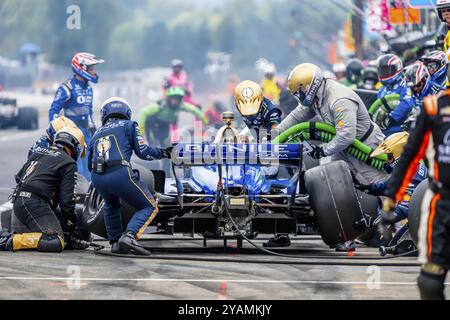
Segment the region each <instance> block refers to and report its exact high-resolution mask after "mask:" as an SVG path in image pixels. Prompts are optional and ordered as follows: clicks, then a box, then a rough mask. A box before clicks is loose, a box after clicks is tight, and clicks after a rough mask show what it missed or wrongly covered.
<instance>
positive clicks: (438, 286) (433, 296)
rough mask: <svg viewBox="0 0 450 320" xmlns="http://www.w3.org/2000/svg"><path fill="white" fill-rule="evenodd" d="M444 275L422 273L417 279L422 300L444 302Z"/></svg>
mask: <svg viewBox="0 0 450 320" xmlns="http://www.w3.org/2000/svg"><path fill="white" fill-rule="evenodd" d="M444 280H445V274H444V275H435V274H430V273H427V272H424V271H422V272H421V273H420V276H419V278H418V279H417V285H418V286H419V290H420V297H421V299H422V300H444V299H445V296H444Z"/></svg>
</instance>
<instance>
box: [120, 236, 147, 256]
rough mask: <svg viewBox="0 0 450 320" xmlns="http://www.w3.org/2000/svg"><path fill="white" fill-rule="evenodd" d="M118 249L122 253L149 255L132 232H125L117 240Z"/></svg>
mask: <svg viewBox="0 0 450 320" xmlns="http://www.w3.org/2000/svg"><path fill="white" fill-rule="evenodd" d="M118 245H119V249H120V250H121V251H122V253H132V254H135V255H141V256H149V255H150V251H148V250H146V249H145V248H144V247H142V246H141V245H140V244H139V243H138V242H137V241H136V239H135V238H134V234H132V233H131V232H127V233H125V234H123V235H122V236H121V237H120V239H119V241H118Z"/></svg>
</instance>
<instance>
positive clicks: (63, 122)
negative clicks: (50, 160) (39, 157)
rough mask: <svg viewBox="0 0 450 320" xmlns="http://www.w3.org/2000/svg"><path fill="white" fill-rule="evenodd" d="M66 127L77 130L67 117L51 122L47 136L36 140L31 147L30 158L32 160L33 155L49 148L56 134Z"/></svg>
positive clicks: (46, 132)
mask: <svg viewBox="0 0 450 320" xmlns="http://www.w3.org/2000/svg"><path fill="white" fill-rule="evenodd" d="M65 127H69V128H77V126H76V124H75V123H74V122H73V121H72V120H70V119H69V118H66V117H65V116H61V117H58V118H55V120H53V121H51V122H50V123H49V124H48V127H47V129H45V134H44V135H42V136H41V137H40V138H39V139H38V140H36V141H35V143H34V144H33V145H32V146H31V148H30V150H29V151H28V158H30V157H31V155H32V154H33V153H35V152H38V151H42V150H43V149H47V148H49V147H50V146H51V145H52V144H53V137H54V136H55V134H56V132H58V131H59V130H61V129H62V128H65Z"/></svg>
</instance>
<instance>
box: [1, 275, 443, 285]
mask: <svg viewBox="0 0 450 320" xmlns="http://www.w3.org/2000/svg"><path fill="white" fill-rule="evenodd" d="M74 279H76V280H79V281H85V282H89V281H91V282H187V283H199V282H202V283H222V282H227V283H265V284H278V283H291V284H335V285H366V284H367V283H368V282H367V281H324V280H319V281H315V280H244V279H149V278H136V279H133V278H73V277H72V278H64V277H0V281H1V280H14V281H73V280H74ZM378 284H380V285H386V286H388V285H398V286H417V282H378ZM445 284H446V285H449V284H450V283H445Z"/></svg>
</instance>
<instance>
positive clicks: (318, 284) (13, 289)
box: [0, 118, 450, 300]
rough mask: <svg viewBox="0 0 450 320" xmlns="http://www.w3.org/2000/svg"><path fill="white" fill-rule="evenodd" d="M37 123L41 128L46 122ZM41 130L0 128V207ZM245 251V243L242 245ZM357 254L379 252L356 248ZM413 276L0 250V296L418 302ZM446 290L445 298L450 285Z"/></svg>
mask: <svg viewBox="0 0 450 320" xmlns="http://www.w3.org/2000/svg"><path fill="white" fill-rule="evenodd" d="M40 123H41V125H42V126H43V125H44V124H45V123H46V121H45V119H43V118H42V119H40ZM42 131H43V130H42V128H41V129H40V130H38V131H33V132H30V131H19V130H16V129H9V130H0V154H1V156H0V205H1V204H3V203H4V202H5V201H6V200H7V195H8V194H9V192H10V189H11V188H12V187H13V186H14V179H13V175H14V174H15V173H16V172H17V171H18V170H19V169H20V167H21V166H22V164H23V162H24V161H25V158H26V154H27V151H28V148H29V147H30V145H31V144H32V143H33V141H34V140H36V139H37V138H38V137H39V136H40V135H41V134H42ZM100 243H101V242H100ZM210 243H211V245H215V246H221V243H220V242H210ZM231 243H233V241H231ZM259 243H260V244H261V243H262V242H259ZM103 244H106V243H103ZM156 244H157V243H152V245H156ZM106 245H107V244H106ZM159 245H168V246H169V245H170V246H173V245H172V244H166V243H159ZM179 245H180V247H186V246H189V247H196V246H197V247H198V246H200V245H201V242H199V241H192V240H189V239H187V240H186V241H184V242H182V244H179ZM244 247H245V248H249V247H250V246H249V245H248V244H246V243H244ZM292 248H299V249H305V248H313V249H320V250H326V249H327V247H326V246H325V245H324V244H323V243H322V242H321V241H320V240H302V241H295V242H294V243H293V245H292ZM358 252H372V253H376V250H375V249H368V248H358V251H357V254H358ZM172 254H173V253H172ZM193 256H195V255H193ZM202 256H210V257H230V254H223V253H220V254H209V255H208V254H207V255H202ZM233 256H237V257H239V258H242V259H252V258H255V255H247V254H237V255H233ZM261 257H264V258H267V259H274V260H279V259H280V258H278V257H270V256H258V258H261ZM319 262H320V261H318V263H319ZM376 263H377V261H373V264H374V265H375V264H376ZM378 271H379V274H378V273H377V272H378ZM418 272H419V268H418V267H380V268H379V269H378V268H377V267H374V266H371V267H355V266H320V265H308V266H302V265H276V264H252V263H248V264H247V263H217V262H193V261H172V260H170V261H169V260H163V259H161V260H144V259H125V258H114V257H106V256H98V255H95V254H94V252H93V251H92V250H91V249H89V250H87V251H67V252H63V253H61V254H49V253H38V252H16V253H10V252H0V287H1V288H2V290H0V299H342V300H348V299H418V298H419V293H418V290H417V287H416V278H417V275H418ZM377 280H378V282H377ZM446 293H447V296H449V295H450V287H447V291H446Z"/></svg>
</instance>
